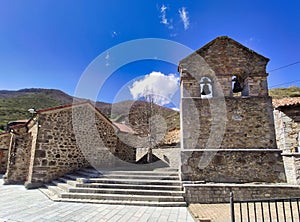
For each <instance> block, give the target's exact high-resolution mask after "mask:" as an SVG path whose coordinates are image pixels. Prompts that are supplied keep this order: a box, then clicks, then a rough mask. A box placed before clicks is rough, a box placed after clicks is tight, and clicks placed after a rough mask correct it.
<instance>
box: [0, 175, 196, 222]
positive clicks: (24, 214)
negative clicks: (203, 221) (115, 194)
mask: <svg viewBox="0 0 300 222" xmlns="http://www.w3.org/2000/svg"><path fill="white" fill-rule="evenodd" d="M4 221H22V222H23V221H26V222H27V221H30V222H34V221H38V222H40V221H68V222H69V221H95V222H96V221H97V222H105V221H108V222H113V221H122V222H123V221H124V222H125V221H130V222H135V221H138V222H140V221H149V222H151V221H170V222H171V221H172V222H175V221H178V222H179V221H180V222H185V221H186V222H193V221H194V219H193V217H192V216H191V214H190V213H189V211H188V210H187V208H185V207H146V206H145V207H140V206H121V205H107V204H83V203H67V202H53V201H51V200H49V199H48V198H47V197H46V196H45V195H44V194H43V193H42V192H41V191H39V190H37V189H35V190H26V189H25V188H24V186H21V185H3V180H2V176H1V175H0V222H4Z"/></svg>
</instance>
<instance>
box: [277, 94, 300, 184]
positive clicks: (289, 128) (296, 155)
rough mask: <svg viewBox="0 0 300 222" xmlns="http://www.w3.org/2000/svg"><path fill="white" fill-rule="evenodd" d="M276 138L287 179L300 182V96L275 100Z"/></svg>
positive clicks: (292, 182) (293, 182)
mask: <svg viewBox="0 0 300 222" xmlns="http://www.w3.org/2000/svg"><path fill="white" fill-rule="evenodd" d="M273 105H274V119H275V129H276V139H277V144H278V148H279V149H280V150H282V151H283V160H284V165H285V172H286V176H287V180H288V182H289V183H291V184H300V98H299V97H296V98H284V99H276V100H273Z"/></svg>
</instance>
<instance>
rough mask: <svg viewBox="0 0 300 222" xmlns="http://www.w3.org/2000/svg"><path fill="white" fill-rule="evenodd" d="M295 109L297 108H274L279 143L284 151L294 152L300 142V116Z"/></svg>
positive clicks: (279, 146)
mask: <svg viewBox="0 0 300 222" xmlns="http://www.w3.org/2000/svg"><path fill="white" fill-rule="evenodd" d="M294 111H297V109H296V108H290V109H289V108H286V109H282V110H274V121H275V130H276V140H277V145H278V148H279V149H281V150H283V151H284V152H293V151H295V148H296V147H298V146H299V144H300V138H299V133H300V122H297V120H298V118H299V117H298V116H297V115H296V114H295V113H293V112H294ZM298 112H299V111H298ZM298 115H299V113H298Z"/></svg>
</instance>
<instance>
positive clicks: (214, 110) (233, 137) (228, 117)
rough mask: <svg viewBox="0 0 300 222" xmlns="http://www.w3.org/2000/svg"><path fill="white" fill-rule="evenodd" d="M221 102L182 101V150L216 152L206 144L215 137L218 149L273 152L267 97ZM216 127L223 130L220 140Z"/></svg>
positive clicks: (272, 122) (271, 120) (214, 100)
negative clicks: (218, 140) (271, 150)
mask: <svg viewBox="0 0 300 222" xmlns="http://www.w3.org/2000/svg"><path fill="white" fill-rule="evenodd" d="M218 101H219V102H218ZM221 102H222V99H218V98H211V99H201V98H182V104H181V106H182V122H183V125H182V129H183V130H182V131H183V148H184V149H204V148H216V147H211V146H210V145H209V144H208V141H209V138H210V136H212V135H215V134H217V135H215V136H219V137H222V138H216V139H220V142H221V146H220V148H222V149H253V148H255V149H257V148H262V149H268V148H277V147H276V139H275V131H274V121H273V114H272V110H273V108H272V105H271V98H270V97H234V98H230V97H226V98H225V99H224V104H225V106H224V105H223V106H222V104H221V105H219V104H220V103H221ZM224 108H225V110H224ZM218 124H220V126H221V127H225V128H224V135H223V136H222V134H221V133H219V132H218V131H217V130H219V129H220V127H218ZM216 139H213V141H215V140H216ZM212 144H213V143H212Z"/></svg>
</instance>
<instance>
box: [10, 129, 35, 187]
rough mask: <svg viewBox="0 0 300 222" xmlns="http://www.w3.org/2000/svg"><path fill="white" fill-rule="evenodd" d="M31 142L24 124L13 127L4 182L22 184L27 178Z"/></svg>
mask: <svg viewBox="0 0 300 222" xmlns="http://www.w3.org/2000/svg"><path fill="white" fill-rule="evenodd" d="M31 142H32V137H31V134H29V133H27V128H26V127H25V126H24V127H20V128H17V129H14V132H13V133H12V140H11V145H10V148H9V153H8V165H7V170H6V173H5V175H4V183H5V184H23V183H24V181H26V180H27V177H28V165H29V162H30V152H31Z"/></svg>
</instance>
